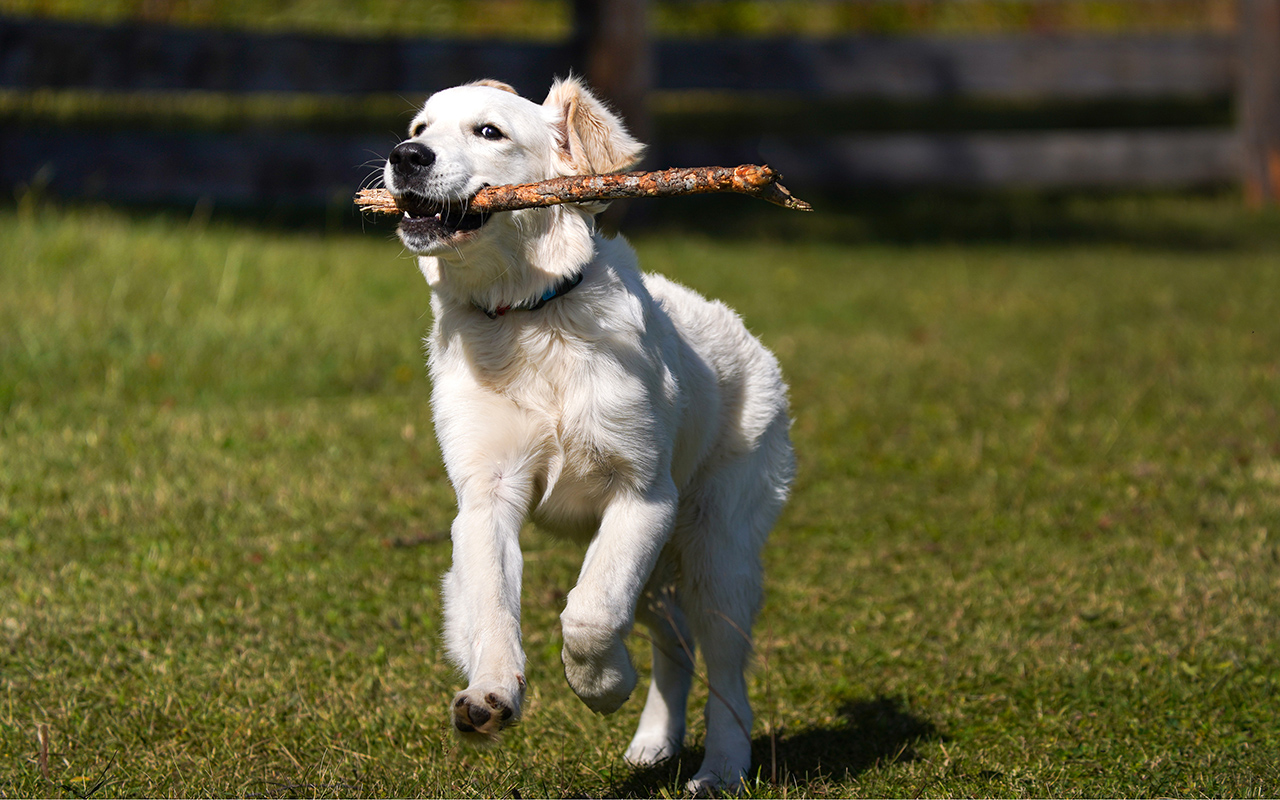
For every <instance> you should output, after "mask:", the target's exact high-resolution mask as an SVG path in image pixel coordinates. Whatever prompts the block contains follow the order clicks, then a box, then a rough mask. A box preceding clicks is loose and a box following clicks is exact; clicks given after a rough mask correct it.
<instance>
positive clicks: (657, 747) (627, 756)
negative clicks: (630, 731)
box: [622, 736, 683, 767]
mask: <svg viewBox="0 0 1280 800" xmlns="http://www.w3.org/2000/svg"><path fill="white" fill-rule="evenodd" d="M682 747H683V745H682V743H681V742H679V741H676V740H674V739H668V738H659V739H655V740H653V741H649V740H647V739H645V740H642V739H641V738H640V737H639V736H637V737H636V738H635V739H632V740H631V745H630V746H629V747H627V752H626V753H624V754H623V756H622V758H623V760H624V761H626V762H627V763H628V764H630V765H631V766H633V767H652V766H655V765H657V764H661V763H662V762H663V761H666V760H667V759H670V758H675V757H676V756H677V755H679V754H680V750H681V749H682Z"/></svg>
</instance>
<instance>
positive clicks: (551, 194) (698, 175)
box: [356, 164, 813, 216]
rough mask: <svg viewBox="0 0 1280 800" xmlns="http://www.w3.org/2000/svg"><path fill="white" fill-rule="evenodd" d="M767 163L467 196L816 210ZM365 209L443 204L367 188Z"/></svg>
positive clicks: (473, 203) (510, 201) (502, 202)
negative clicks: (750, 201)
mask: <svg viewBox="0 0 1280 800" xmlns="http://www.w3.org/2000/svg"><path fill="white" fill-rule="evenodd" d="M779 177H780V176H779V175H778V173H777V172H775V171H774V170H773V169H772V168H770V167H768V166H759V165H756V164H743V165H742V166H738V167H690V168H675V169H665V170H661V171H658V172H624V173H620V174H615V175H571V176H567V177H563V178H552V179H551V180H548V181H541V182H540V183H523V184H515V185H509V186H487V187H485V188H484V189H481V190H480V191H479V192H477V193H476V196H475V197H473V198H471V200H469V201H468V202H467V208H466V210H467V213H470V214H489V213H494V212H497V211H517V210H519V209H522V208H537V207H543V206H554V205H560V204H562V203H588V202H598V201H602V200H603V201H609V200H621V199H627V198H639V197H679V196H682V195H691V194H711V193H716V192H736V193H738V194H745V195H748V196H750V197H758V198H760V199H761V200H767V201H769V202H770V203H774V204H775V205H780V206H782V207H783V208H790V209H794V210H796V211H812V210H813V206H811V205H809V204H808V203H806V202H805V201H803V200H801V199H799V198H798V197H795V196H794V195H792V194H791V192H790V191H788V190H787V188H786V187H785V186H783V185H782V184H781V183H779V182H778V178H779ZM356 205H358V206H360V209H361V210H362V211H368V212H372V213H377V214H403V213H409V214H413V215H415V216H419V215H430V214H434V213H436V212H438V211H439V210H440V209H439V208H429V207H424V206H423V204H422V202H421V201H416V200H413V199H411V198H407V197H401V198H399V199H397V198H395V197H393V196H392V194H391V193H390V192H388V191H387V190H386V189H365V190H363V191H361V192H360V193H359V194H357V195H356Z"/></svg>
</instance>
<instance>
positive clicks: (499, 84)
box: [464, 78, 520, 96]
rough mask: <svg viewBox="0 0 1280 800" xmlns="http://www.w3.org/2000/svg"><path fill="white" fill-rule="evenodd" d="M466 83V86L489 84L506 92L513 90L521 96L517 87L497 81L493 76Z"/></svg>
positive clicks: (512, 91)
mask: <svg viewBox="0 0 1280 800" xmlns="http://www.w3.org/2000/svg"><path fill="white" fill-rule="evenodd" d="M464 85H465V86H488V87H489V88H490V89H501V90H502V91H504V92H511V93H512V94H514V95H517V96H519V94H520V93H519V92H517V91H516V90H515V89H513V88H511V84H509V83H503V82H502V81H495V80H494V79H493V78H481V79H480V80H478V81H472V82H471V83H468V84H464Z"/></svg>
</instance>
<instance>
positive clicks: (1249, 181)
mask: <svg viewBox="0 0 1280 800" xmlns="http://www.w3.org/2000/svg"><path fill="white" fill-rule="evenodd" d="M1239 25H1240V34H1239V35H1240V140H1241V144H1242V146H1243V155H1244V159H1243V160H1244V186H1245V199H1246V201H1247V202H1248V203H1249V204H1250V205H1252V206H1264V205H1275V204H1277V203H1280V0H1240V3H1239Z"/></svg>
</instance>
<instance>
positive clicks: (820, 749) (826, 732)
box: [607, 696, 944, 797]
mask: <svg viewBox="0 0 1280 800" xmlns="http://www.w3.org/2000/svg"><path fill="white" fill-rule="evenodd" d="M943 738H944V737H943V736H942V734H941V733H940V732H939V731H938V729H937V728H936V727H935V726H934V724H933V723H931V722H929V721H928V720H925V719H922V718H920V717H918V716H916V715H914V714H912V713H911V712H910V711H908V710H907V709H906V704H905V703H904V702H903V701H902V700H900V699H898V698H894V697H884V696H882V697H877V698H874V699H871V700H855V701H848V702H844V703H842V704H841V705H840V706H839V707H838V709H837V712H836V721H835V722H834V723H830V724H826V725H819V726H815V727H812V728H804V729H801V730H796V731H794V732H792V731H787V730H781V731H779V732H777V733H776V734H775V735H774V736H759V737H756V738H755V739H754V740H753V741H752V742H751V759H752V763H753V765H754V767H753V768H754V769H758V770H759V772H760V776H761V778H762V779H763V780H765V781H768V782H769V783H772V784H773V785H775V786H782V785H786V784H789V783H795V782H797V781H799V782H804V783H807V782H809V781H813V780H821V779H824V778H825V779H830V780H836V781H841V780H846V779H847V778H849V777H853V776H856V775H858V774H859V773H861V772H865V771H866V770H868V769H871V768H872V767H874V766H876V765H877V764H886V763H901V762H907V761H912V760H914V759H915V758H916V750H915V748H916V746H917V745H919V744H920V743H922V742H928V741H938V740H940V739H943ZM702 755H703V751H702V749H701V748H688V749H686V750H685V751H684V752H683V753H681V754H680V755H679V756H678V757H676V758H673V759H671V760H670V761H667V762H664V763H662V764H659V765H657V766H654V767H648V768H644V769H637V770H635V771H634V772H632V773H631V774H629V775H627V776H625V777H624V778H623V780H621V781H620V782H619V783H617V784H616V785H614V786H613V787H612V788H611V789H610V790H609V792H608V795H607V796H610V797H641V796H648V797H652V796H654V795H655V794H657V793H658V792H659V791H660V790H661V789H662V788H664V787H680V786H683V785H684V783H685V781H687V780H689V779H690V778H692V777H693V773H694V772H695V771H697V769H698V765H699V763H700V762H701V761H702Z"/></svg>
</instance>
